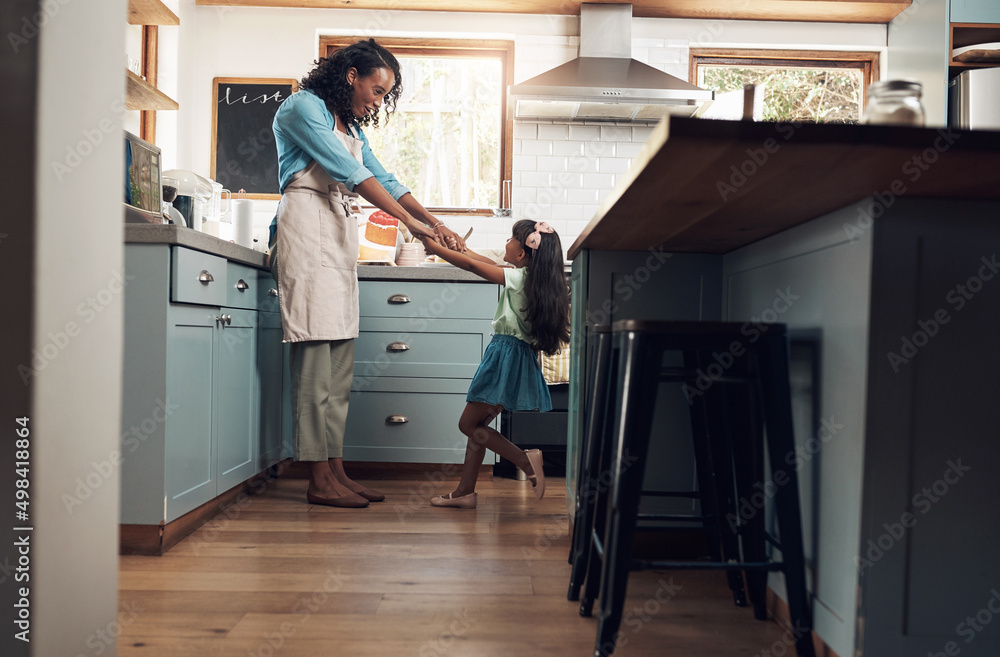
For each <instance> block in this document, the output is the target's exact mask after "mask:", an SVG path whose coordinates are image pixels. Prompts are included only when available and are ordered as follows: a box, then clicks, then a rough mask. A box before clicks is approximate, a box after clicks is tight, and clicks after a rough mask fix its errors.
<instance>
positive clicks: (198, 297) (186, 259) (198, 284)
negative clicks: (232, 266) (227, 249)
mask: <svg viewBox="0 0 1000 657" xmlns="http://www.w3.org/2000/svg"><path fill="white" fill-rule="evenodd" d="M226 264H227V261H226V259H225V258H220V257H218V256H214V255H209V254H207V253H202V252H200V251H192V250H191V249H185V248H183V247H174V248H173V253H172V254H171V267H170V300H171V301H173V302H175V303H197V304H202V305H208V306H225V305H227V304H226V288H227V287H228V286H227V285H226V272H227V268H226Z"/></svg>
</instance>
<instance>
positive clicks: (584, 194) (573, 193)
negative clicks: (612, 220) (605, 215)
mask: <svg viewBox="0 0 1000 657" xmlns="http://www.w3.org/2000/svg"><path fill="white" fill-rule="evenodd" d="M566 201H567V202H568V203H574V204H577V205H593V204H595V203H598V204H599V203H600V197H599V196H598V190H596V189H570V190H567V192H566Z"/></svg>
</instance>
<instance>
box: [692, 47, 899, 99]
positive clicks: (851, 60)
mask: <svg viewBox="0 0 1000 657" xmlns="http://www.w3.org/2000/svg"><path fill="white" fill-rule="evenodd" d="M879 58H880V54H879V53H878V52H877V51H854V50H756V49H754V50H751V49H736V48H732V49H728V48H692V49H691V51H690V59H689V63H688V64H689V65H688V80H690V81H691V83H692V84H698V66H701V65H713V66H719V65H722V66H768V67H773V68H851V69H860V70H861V74H862V76H863V78H864V84H863V85H862V88H861V109H862V110H864V108H865V106H866V105H867V104H868V86H869V85H870V84H871V83H872V82H875V81H876V80H878V79H879Z"/></svg>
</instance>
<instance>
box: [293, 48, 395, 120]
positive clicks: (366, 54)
mask: <svg viewBox="0 0 1000 657" xmlns="http://www.w3.org/2000/svg"><path fill="white" fill-rule="evenodd" d="M351 68H355V69H357V71H358V76H359V77H365V76H368V75H371V73H372V72H373V71H375V70H376V69H379V68H388V69H389V70H391V71H392V73H393V75H395V76H396V81H395V83H394V84H393V85H392V89H390V90H389V92H388V93H387V94H386V95H385V100H384V101H383V104H382V107H383V108H384V110H385V115H386V118H388V117H389V114H391V113H393V112H395V111H396V101H397V100H398V99H399V94H400V93H402V91H403V76H402V74H401V73H400V70H399V61H398V60H397V59H396V58H395V57H394V56H393V54H392V53H391V52H389V51H388V50H386V49H385V48H384V47H383V46H380V45H379V44H377V43H375V39H368V40H367V41H358V42H357V43H352V44H351V45H349V46H347V47H345V48H341V49H339V50H336V51H334V52H333V53H332V54H331V55H330V56H328V57H324V58H323V59H320V60H319V61H317V62H316V66H315V67H314V68H313V70H312V71H310V72H309V74H308V75H306V76H305V77H304V78H302V80H301V81H300V82H299V89H309V90H310V91H312V92H313V93H315V94H316V95H317V96H319V97H320V98H322V99H323V101H324V102H325V103H326V106H327V107H328V108H329V109H330V112H331V113H333V114H335V115H336V116H339V117H340V118H341V120H342V121H344V123H346V124H348V125H351V124H353V123H358V124H360V125H362V126H366V125H368V124H371V125H373V126H375V127H376V128H377V127H378V113H377V112H375V113H372V114H366V115H365V116H362V117H361V118H360V119H359V118H358V117H356V116H355V115H354V111H353V110H352V109H351V96H353V94H354V89H352V88H351V85H350V84H349V83H348V82H347V71H349V70H350V69H351Z"/></svg>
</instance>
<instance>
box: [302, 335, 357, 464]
mask: <svg viewBox="0 0 1000 657" xmlns="http://www.w3.org/2000/svg"><path fill="white" fill-rule="evenodd" d="M289 347H290V350H291V363H290V365H291V374H292V413H293V414H294V416H293V417H294V421H293V423H292V436H293V438H294V444H295V454H294V458H295V460H296V461H325V460H327V459H335V458H343V456H344V429H345V427H346V425H347V406H348V404H349V402H350V398H351V379H352V377H353V376H354V338H349V339H347V340H322V341H309V342H292V343H289Z"/></svg>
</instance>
